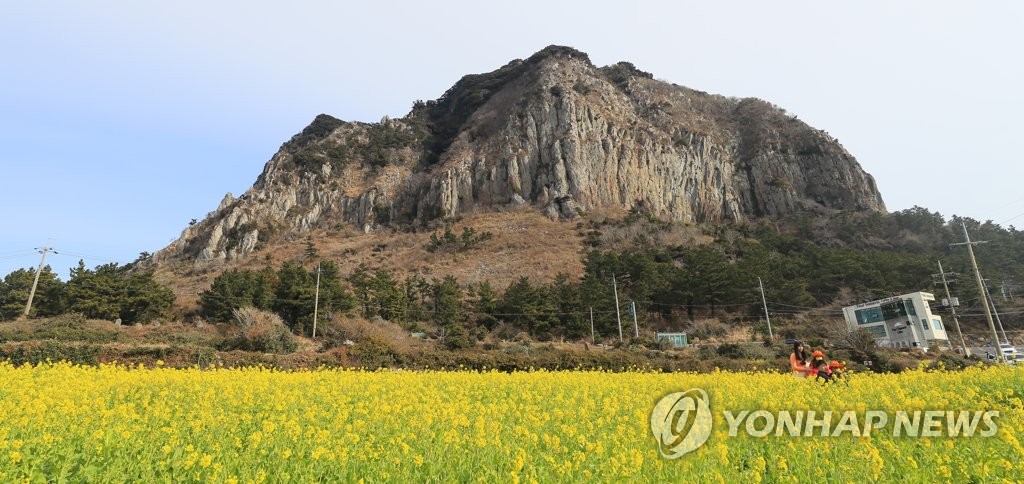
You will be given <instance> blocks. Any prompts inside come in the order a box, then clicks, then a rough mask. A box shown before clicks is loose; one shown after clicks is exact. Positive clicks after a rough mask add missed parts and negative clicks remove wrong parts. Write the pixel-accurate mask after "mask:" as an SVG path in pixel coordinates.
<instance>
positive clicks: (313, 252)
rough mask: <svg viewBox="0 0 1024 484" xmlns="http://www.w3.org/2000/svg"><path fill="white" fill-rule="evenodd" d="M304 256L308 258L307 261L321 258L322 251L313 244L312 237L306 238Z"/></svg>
mask: <svg viewBox="0 0 1024 484" xmlns="http://www.w3.org/2000/svg"><path fill="white" fill-rule="evenodd" d="M303 255H305V256H306V259H316V258H317V257H320V250H319V249H317V248H316V244H315V243H313V236H312V235H307V236H306V249H305V251H303Z"/></svg>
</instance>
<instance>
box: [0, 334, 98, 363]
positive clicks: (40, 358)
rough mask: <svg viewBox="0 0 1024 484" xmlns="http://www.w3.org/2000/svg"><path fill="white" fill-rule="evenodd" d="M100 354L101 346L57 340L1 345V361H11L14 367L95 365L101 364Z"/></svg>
mask: <svg viewBox="0 0 1024 484" xmlns="http://www.w3.org/2000/svg"><path fill="white" fill-rule="evenodd" d="M99 353H100V346H99V345H95V344H88V343H68V342H62V341H55V340H41V341H29V342H24V343H16V344H5V345H0V361H5V360H6V361H10V362H11V364H13V365H25V364H29V365H38V364H41V363H46V362H48V361H54V362H56V361H67V362H70V363H75V364H79V365H95V364H97V363H99V359H98V356H99Z"/></svg>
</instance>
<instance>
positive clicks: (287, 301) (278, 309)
mask: <svg viewBox="0 0 1024 484" xmlns="http://www.w3.org/2000/svg"><path fill="white" fill-rule="evenodd" d="M277 277H278V284H277V288H276V289H275V291H274V301H273V302H272V303H271V305H270V308H271V309H272V310H273V311H274V312H275V313H277V314H279V315H280V316H281V318H282V319H284V321H285V322H286V323H287V324H288V327H289V328H291V330H292V331H294V332H297V333H303V332H305V331H306V327H307V325H308V327H309V331H310V332H311V331H312V329H313V324H312V323H313V299H314V297H315V294H314V293H315V291H316V287H315V284H316V283H315V280H314V275H313V274H310V273H309V272H308V271H306V269H304V268H303V267H302V266H300V265H298V264H296V263H293V262H285V263H284V264H283V265H282V266H281V268H280V269H279V270H278V272H277Z"/></svg>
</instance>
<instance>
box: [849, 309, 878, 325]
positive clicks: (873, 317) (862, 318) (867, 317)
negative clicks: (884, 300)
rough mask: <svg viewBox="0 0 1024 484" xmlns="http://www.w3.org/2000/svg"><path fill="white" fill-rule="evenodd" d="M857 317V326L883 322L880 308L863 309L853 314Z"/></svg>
mask: <svg viewBox="0 0 1024 484" xmlns="http://www.w3.org/2000/svg"><path fill="white" fill-rule="evenodd" d="M854 313H855V314H856V316H857V324H868V323H877V322H879V321H884V320H885V317H883V315H882V309H881V308H877V307H875V308H864V309H858V310H857V311H855V312H854Z"/></svg>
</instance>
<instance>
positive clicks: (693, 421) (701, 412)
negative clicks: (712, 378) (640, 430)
mask: <svg viewBox="0 0 1024 484" xmlns="http://www.w3.org/2000/svg"><path fill="white" fill-rule="evenodd" d="M651 432H653V433H654V438H655V439H657V440H658V452H659V453H660V454H661V456H662V457H664V458H666V459H678V458H679V457H682V456H683V454H686V453H688V452H692V451H694V450H696V449H697V448H698V447H700V446H701V445H704V442H707V440H708V437H709V436H710V435H711V407H710V405H709V401H708V394H707V393H706V392H704V390H701V389H700V388H691V389H689V390H687V391H685V392H676V393H670V394H668V395H665V397H664V398H662V399H661V400H659V401H658V403H657V404H656V405H654V410H652V411H651Z"/></svg>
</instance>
